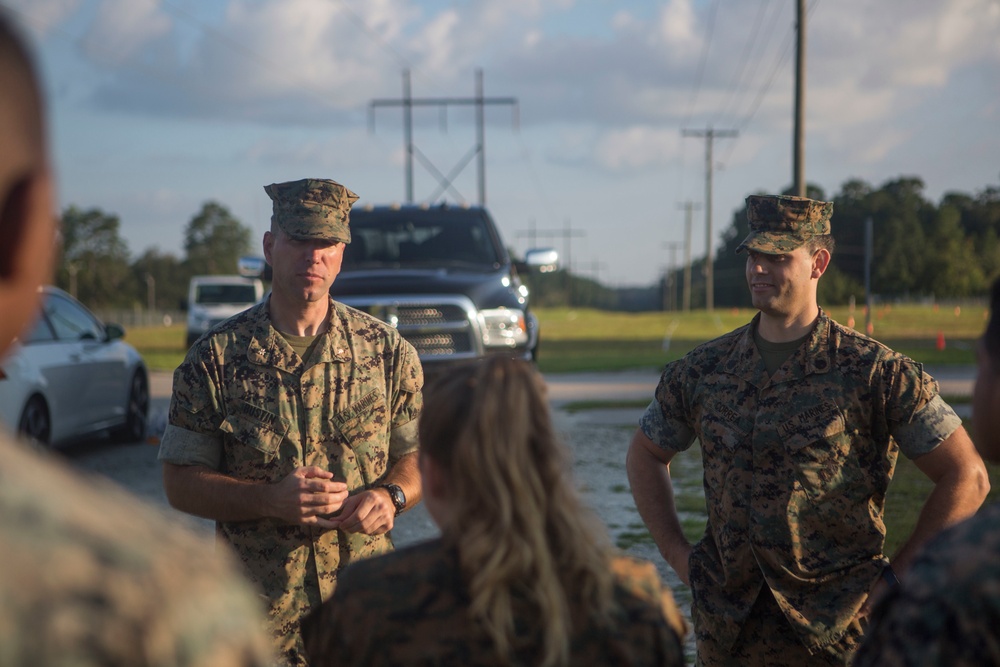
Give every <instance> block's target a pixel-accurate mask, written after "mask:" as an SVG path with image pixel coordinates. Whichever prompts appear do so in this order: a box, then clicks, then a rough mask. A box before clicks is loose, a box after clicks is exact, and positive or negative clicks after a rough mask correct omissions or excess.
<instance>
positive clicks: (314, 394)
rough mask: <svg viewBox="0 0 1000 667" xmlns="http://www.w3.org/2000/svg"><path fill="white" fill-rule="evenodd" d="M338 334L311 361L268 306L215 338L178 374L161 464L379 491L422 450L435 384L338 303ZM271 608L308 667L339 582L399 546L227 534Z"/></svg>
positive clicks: (323, 533) (313, 532)
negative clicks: (309, 469)
mask: <svg viewBox="0 0 1000 667" xmlns="http://www.w3.org/2000/svg"><path fill="white" fill-rule="evenodd" d="M329 317H330V320H329V331H328V333H326V334H323V336H322V338H323V339H322V340H321V341H320V342H319V343H317V345H316V347H314V349H313V351H312V354H311V356H310V358H309V359H308V360H306V361H303V360H302V359H300V358H299V357H298V355H296V354H295V353H294V352H293V351H292V349H291V347H290V346H289V345H288V343H287V342H286V341H285V340H284V338H282V336H281V334H279V333H278V332H277V331H275V329H274V328H273V327H272V326H271V321H270V317H269V315H268V309H267V304H266V303H265V304H260V305H258V306H255V307H254V308H251V309H250V310H247V311H246V312H244V313H241V314H240V315H237V316H236V317H234V318H231V319H230V320H227V321H226V322H225V323H223V324H222V325H220V326H219V327H218V328H216V329H214V330H213V331H212V332H211V333H210V334H209V335H208V336H206V337H205V338H202V339H201V340H200V341H199V343H197V344H196V346H195V347H194V348H192V349H191V351H190V352H189V353H188V356H187V358H186V359H185V360H184V363H183V364H181V366H180V367H178V368H177V370H176V371H175V373H174V390H173V399H172V401H171V405H170V425H169V426H168V427H167V431H166V433H164V436H163V441H162V443H161V445H160V450H161V453H160V458H161V459H162V460H164V461H168V462H170V463H175V464H180V465H187V464H199V465H208V466H209V467H212V468H214V469H218V470H220V471H221V472H224V473H225V474H227V475H231V476H233V477H236V478H238V479H247V480H253V481H257V482H265V483H275V482H278V481H280V480H281V479H283V478H284V477H285V476H287V475H288V474H289V473H291V472H292V471H293V470H295V469H296V468H298V467H301V466H318V467H320V468H322V469H324V470H329V471H331V472H333V473H334V480H335V481H342V482H346V484H347V486H348V489H349V490H350V491H351V493H355V492H358V491H361V490H364V489H370V488H372V487H373V486H375V485H376V484H378V483H379V481H380V480H382V478H383V477H384V476H385V474H386V472H387V471H388V469H389V468H390V467H391V466H392V465H393V464H394V463H395V462H396V461H397V460H398V459H399V458H400V457H401V456H403V455H404V454H409V453H411V452H414V451H416V450H417V437H416V417H417V415H418V414H419V411H420V405H421V394H420V388H421V385H422V383H423V375H422V372H421V368H420V362H419V361H418V359H417V355H416V352H415V351H414V349H413V347H412V346H411V345H410V344H409V343H407V342H406V341H404V340H403V338H402V337H401V336H400V335H399V333H398V332H396V330H395V329H392V328H390V327H388V326H387V325H385V324H384V323H382V322H380V321H378V320H376V319H375V318H372V317H370V316H368V315H366V314H364V313H361V312H359V311H356V310H354V309H352V308H349V307H347V306H345V305H343V304H340V303H337V302H335V301H333V300H332V299H331V300H330V315H329ZM218 532H219V535H220V537H221V538H222V539H223V540H224V541H226V542H228V543H230V544H232V546H233V547H234V548H235V549H236V552H237V554H238V555H239V556H240V558H241V559H242V560H243V564H244V566H245V567H246V570H247V572H248V574H249V576H250V579H251V580H252V581H254V582H255V583H257V584H258V585H259V586H261V587H262V588H263V590H264V592H265V594H266V595H267V597H268V598H269V600H270V610H269V618H270V625H271V628H272V630H273V632H274V634H275V636H276V638H277V639H278V641H279V644H280V646H281V650H282V651H283V652H289V651H290V652H291V653H290V654H289V656H290V657H289V659H290V660H291V661H293V662H294V661H295V660H298V659H299V658H298V657H297V648H296V647H297V646H299V645H300V643H301V642H300V639H299V633H298V622H299V620H300V618H301V617H302V615H303V614H305V613H306V612H307V611H308V610H310V609H311V608H313V607H315V606H317V605H318V604H319V603H320V602H321V601H322V600H326V599H327V598H329V597H330V596H331V595H332V594H333V589H334V586H335V585H336V583H337V572H338V570H340V569H341V568H342V567H344V566H345V565H347V564H348V563H350V562H352V561H353V560H356V559H359V558H364V557H366V556H372V555H375V554H380V553H384V552H387V551H389V550H391V549H392V541H391V538H390V537H389V536H388V535H365V534H361V533H345V532H342V531H339V530H326V529H321V528H309V527H304V526H296V525H287V524H284V523H282V522H281V521H279V520H277V519H262V520H259V521H242V522H235V523H219V524H218Z"/></svg>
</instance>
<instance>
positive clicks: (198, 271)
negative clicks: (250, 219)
mask: <svg viewBox="0 0 1000 667" xmlns="http://www.w3.org/2000/svg"><path fill="white" fill-rule="evenodd" d="M249 250H250V228H249V227H246V226H244V225H243V224H242V223H241V222H240V221H239V220H237V219H236V218H235V217H233V214H232V213H230V212H229V209H227V208H226V207H225V206H223V205H222V204H219V203H217V202H213V201H210V202H205V204H203V205H202V207H201V211H200V212H199V213H198V215H196V216H194V217H193V218H191V222H189V223H188V225H187V227H186V228H185V230H184V252H185V253H186V258H185V264H186V266H187V269H188V271H189V272H190V274H191V275H203V274H208V275H214V274H226V273H236V272H237V265H238V262H239V258H240V257H242V256H244V255H246V254H248V252H249Z"/></svg>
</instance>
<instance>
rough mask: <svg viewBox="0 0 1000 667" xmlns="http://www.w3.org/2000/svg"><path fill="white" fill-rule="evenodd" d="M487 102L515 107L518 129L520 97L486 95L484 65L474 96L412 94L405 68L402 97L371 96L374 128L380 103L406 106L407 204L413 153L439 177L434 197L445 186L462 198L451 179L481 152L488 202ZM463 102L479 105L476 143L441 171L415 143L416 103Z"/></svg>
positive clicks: (481, 182)
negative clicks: (372, 98) (378, 97)
mask: <svg viewBox="0 0 1000 667" xmlns="http://www.w3.org/2000/svg"><path fill="white" fill-rule="evenodd" d="M488 104H489V105H492V104H504V105H508V106H511V107H513V111H512V114H513V125H514V127H515V129H516V128H517V113H518V112H517V109H518V107H517V99H515V98H513V97H483V70H481V69H477V70H476V94H475V96H474V97H413V96H412V94H411V91H410V70H403V97H402V98H401V99H396V100H390V99H379V100H372V101H371V102H370V103H369V106H368V125H369V128H370V129H371V130H374V129H375V109H376V108H377V107H402V108H403V143H404V144H405V148H406V168H405V169H406V202H407V203H408V204H412V203H413V158H414V156H416V157H417V159H418V160H420V162H421V164H423V165H424V167H425V168H426V169H427V171H429V172H430V173H431V174H432V175H433V176H434V177H435V178H436V179H437V181H438V188H437V190H435V192H434V194H433V195H431V197H429V199H430V200H431V201H435V200H436V199H437V198H438V197H440V196H441V195H442V194H444V192H445V191H446V190H449V191H451V193H452V194H453V195H455V197H456V198H458V200H459V201H464V200H465V198H464V197H462V195H461V193H459V192H458V191H457V190H455V188H454V186H453V185H452V183H453V182H454V180H455V178H456V177H457V176H458V175H459V174H460V173H461V172H462V170H463V169H465V167H466V165H468V164H469V162H470V161H471V160H472V158H473V157H477V156H478V158H479V160H478V167H479V179H478V180H479V205H480V206H485V205H486V130H485V127H484V125H485V122H484V117H485V110H484V109H485V107H486V105H488ZM462 105H474V106H475V107H476V145H475V146H473V147H472V149H471V150H470V151H469V152H468V153H466V155H465V157H463V158H462V159H461V160H459V161H458V163H457V164H456V165H455V166H454V167H453V168H452V170H451V171H450V172H448V174H447V175H446V174H443V173H441V171H440V170H438V169H437V168H436V167H435V166H434V165H433V164H432V163H431V161H430V160H429V159H427V157H426V156H425V155H424V154H423V153H421V152H420V150H419V149H418V148H417V147H416V146H414V144H413V107H420V106H432V107H439V108H441V109H442V110H445V111H446V110H447V108H448V107H449V106H462Z"/></svg>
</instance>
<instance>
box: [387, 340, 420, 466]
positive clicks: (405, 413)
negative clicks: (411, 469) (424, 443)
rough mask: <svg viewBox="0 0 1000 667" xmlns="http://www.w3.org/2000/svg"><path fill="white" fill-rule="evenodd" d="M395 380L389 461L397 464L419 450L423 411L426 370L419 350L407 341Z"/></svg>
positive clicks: (401, 354)
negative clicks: (420, 419)
mask: <svg viewBox="0 0 1000 667" xmlns="http://www.w3.org/2000/svg"><path fill="white" fill-rule="evenodd" d="M393 381H394V384H395V386H396V388H397V389H396V392H395V396H394V397H393V399H392V417H391V420H392V422H391V423H392V426H391V430H390V432H389V459H390V460H391V461H398V460H399V459H400V458H401V457H403V456H405V455H407V454H411V453H413V452H415V451H417V450H418V449H419V447H420V443H419V439H418V436H417V417H419V416H420V410H421V409H422V408H423V394H422V392H421V389H422V388H423V385H424V371H423V367H422V366H421V365H420V358H419V357H418V356H417V351H416V350H415V349H414V348H413V346H412V345H411V344H410V343H408V342H407V341H405V340H401V341H400V345H399V349H398V361H397V363H396V364H395V377H394V378H393Z"/></svg>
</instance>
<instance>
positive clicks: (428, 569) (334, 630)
mask: <svg viewBox="0 0 1000 667" xmlns="http://www.w3.org/2000/svg"><path fill="white" fill-rule="evenodd" d="M613 569H614V570H615V572H616V575H617V584H616V586H615V593H614V600H615V610H614V612H613V614H614V618H613V622H612V626H611V627H600V626H598V625H597V624H596V623H594V621H593V620H592V619H588V618H585V617H584V618H581V615H582V614H580V613H579V612H582V611H585V610H583V609H581V608H579V607H577V608H575V609H574V610H573V611H574V612H577V613H576V614H574V628H573V631H572V635H571V639H570V659H569V664H572V665H584V664H586V665H678V666H679V665H683V664H684V653H683V649H682V646H681V639H680V638H681V637H682V636H683V633H684V631H685V630H684V623H683V620H681V617H680V613H679V612H678V610H677V607H676V605H675V604H674V601H673V598H672V597H671V596H670V592H669V591H668V590H666V589H664V588H663V587H662V585H661V584H660V580H659V578H658V577H657V575H656V570H655V569H654V568H653V566H652V564H651V563H644V562H641V561H637V560H634V559H631V558H625V557H620V558H616V559H615V560H614V561H613ZM460 571H461V568H460V567H459V563H458V553H457V552H456V551H455V550H454V549H453V548H449V547H447V546H446V545H445V544H444V543H443V542H442V541H441V540H432V541H430V542H425V543H423V544H418V545H415V546H412V547H408V548H406V549H402V550H400V551H397V552H395V553H393V554H390V555H388V556H383V557H381V558H375V559H372V560H369V561H365V562H362V563H359V564H357V565H354V566H352V567H351V568H349V569H348V570H347V571H346V572H344V574H343V576H342V578H341V582H340V586H339V587H338V588H337V592H336V593H335V594H334V597H333V599H332V600H330V601H329V602H327V603H326V604H324V605H323V606H322V607H321V608H320V609H319V611H317V612H316V613H314V614H313V615H312V616H310V617H309V618H307V619H306V620H305V621H304V622H303V634H304V635H305V637H306V645H307V651H308V653H309V656H310V664H312V665H313V667H327V666H328V665H334V664H336V665H357V666H359V667H360V666H362V665H364V666H366V667H368V666H371V667H377V666H379V665H383V666H385V667H389V666H390V665H391V666H393V667H395V666H398V665H481V666H490V665H495V666H497V667H500V666H501V665H528V664H536V663H537V645H536V644H535V643H533V642H531V641H530V640H527V641H525V642H524V643H523V644H522V645H521V646H515V647H514V651H515V655H513V656H511V659H510V660H501V659H500V658H499V656H498V655H497V653H496V650H495V649H494V647H493V643H492V641H491V640H490V638H489V636H488V635H487V634H486V632H485V631H484V630H483V629H482V628H481V627H480V626H479V625H478V624H477V622H476V621H475V619H474V618H473V617H472V616H471V614H470V613H469V596H468V593H467V592H466V590H465V584H464V583H463V581H462V576H461V573H460ZM518 630H519V631H521V632H522V633H524V634H525V635H528V636H530V635H531V628H530V627H519V628H518Z"/></svg>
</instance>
